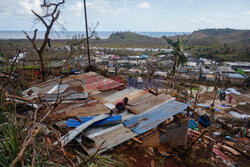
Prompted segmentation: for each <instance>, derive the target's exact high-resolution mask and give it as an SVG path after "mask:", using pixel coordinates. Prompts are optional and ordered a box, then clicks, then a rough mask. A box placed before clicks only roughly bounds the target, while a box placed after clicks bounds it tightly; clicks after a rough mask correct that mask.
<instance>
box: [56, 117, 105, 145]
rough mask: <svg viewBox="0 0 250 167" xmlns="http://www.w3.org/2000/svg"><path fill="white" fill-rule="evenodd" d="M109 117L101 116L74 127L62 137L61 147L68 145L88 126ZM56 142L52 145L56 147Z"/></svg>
mask: <svg viewBox="0 0 250 167" xmlns="http://www.w3.org/2000/svg"><path fill="white" fill-rule="evenodd" d="M108 117H109V115H107V114H102V115H98V116H96V117H95V118H93V119H91V120H89V121H88V122H86V123H84V124H82V125H80V126H78V127H76V128H75V129H73V130H71V131H69V132H68V133H67V134H66V135H64V136H63V137H62V145H63V146H64V145H66V144H68V143H69V142H70V141H71V140H73V139H74V138H75V137H76V136H77V135H78V134H79V133H81V132H82V131H83V130H84V129H86V128H87V127H89V126H90V125H92V124H93V123H95V122H97V121H100V120H103V119H105V118H108ZM57 144H58V142H55V143H54V145H57Z"/></svg>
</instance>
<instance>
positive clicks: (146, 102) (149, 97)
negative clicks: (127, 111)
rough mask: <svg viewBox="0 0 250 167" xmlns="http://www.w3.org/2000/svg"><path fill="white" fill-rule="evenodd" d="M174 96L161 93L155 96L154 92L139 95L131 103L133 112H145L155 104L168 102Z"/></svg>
mask: <svg viewBox="0 0 250 167" xmlns="http://www.w3.org/2000/svg"><path fill="white" fill-rule="evenodd" d="M173 99H174V98H173V97H171V96H168V95H165V94H160V95H158V96H155V95H153V94H150V93H148V94H146V95H144V96H141V97H138V98H136V99H134V100H132V101H130V102H129V103H130V104H131V105H132V106H133V107H132V108H133V110H132V112H133V113H134V114H140V113H143V112H145V111H147V110H149V109H151V108H153V107H155V106H158V105H160V104H163V103H166V101H168V100H173Z"/></svg>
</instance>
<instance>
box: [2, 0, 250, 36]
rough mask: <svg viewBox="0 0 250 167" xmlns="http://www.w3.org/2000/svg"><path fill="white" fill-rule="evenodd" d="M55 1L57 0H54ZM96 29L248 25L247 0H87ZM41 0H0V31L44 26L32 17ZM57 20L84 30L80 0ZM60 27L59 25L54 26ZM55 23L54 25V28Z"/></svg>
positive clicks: (63, 10)
mask: <svg viewBox="0 0 250 167" xmlns="http://www.w3.org/2000/svg"><path fill="white" fill-rule="evenodd" d="M56 1H58V0H56ZM86 1H87V12H88V22H89V25H92V26H94V25H95V24H96V23H97V22H99V26H98V28H97V31H159V32H192V31H195V30H198V29H204V28H234V29H250V0H86ZM39 4H40V0H0V31H1V30H2V31H3V30H9V31H10V30H14V31H16V30H17V31H21V30H26V31H29V30H34V29H35V28H38V29H39V30H44V27H43V25H42V24H41V23H38V22H36V21H35V19H34V18H35V17H34V15H33V14H32V13H31V11H30V10H31V9H34V10H35V11H37V12H38V13H39V12H40V11H41V9H40V6H39ZM60 10H61V15H60V18H59V23H60V24H62V25H64V27H65V28H66V30H68V31H84V30H85V29H84V25H85V23H84V15H83V1H82V0H66V3H65V5H64V6H63V7H62V8H61V9H60ZM57 27H60V26H57ZM57 27H55V29H57Z"/></svg>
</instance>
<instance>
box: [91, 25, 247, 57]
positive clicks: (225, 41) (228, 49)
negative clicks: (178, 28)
mask: <svg viewBox="0 0 250 167" xmlns="http://www.w3.org/2000/svg"><path fill="white" fill-rule="evenodd" d="M177 37H180V36H173V37H170V38H173V39H176V38H177ZM185 38H188V42H187V46H186V47H192V49H191V50H190V52H192V53H193V54H194V55H197V56H198V57H207V58H213V59H217V60H219V61H226V60H244V61H250V52H249V50H250V31H249V30H235V29H204V30H198V31H194V32H193V33H192V34H190V35H188V36H186V37H185ZM91 43H92V44H94V45H97V46H106V47H144V48H169V46H168V44H167V43H166V41H165V40H164V39H163V38H155V37H149V36H145V35H140V34H136V33H132V32H117V33H114V34H112V35H110V37H109V38H108V39H101V40H99V41H91Z"/></svg>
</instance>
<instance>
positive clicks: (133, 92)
mask: <svg viewBox="0 0 250 167" xmlns="http://www.w3.org/2000/svg"><path fill="white" fill-rule="evenodd" d="M145 94H146V92H145V91H144V90H139V89H134V88H126V89H124V90H122V91H119V92H116V93H114V94H112V95H110V96H108V97H105V98H103V99H102V102H103V103H113V104H116V103H117V102H118V101H120V100H123V99H124V98H125V97H128V99H129V103H130V101H132V100H134V99H136V98H138V97H141V96H143V95H145Z"/></svg>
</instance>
